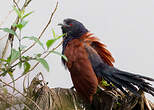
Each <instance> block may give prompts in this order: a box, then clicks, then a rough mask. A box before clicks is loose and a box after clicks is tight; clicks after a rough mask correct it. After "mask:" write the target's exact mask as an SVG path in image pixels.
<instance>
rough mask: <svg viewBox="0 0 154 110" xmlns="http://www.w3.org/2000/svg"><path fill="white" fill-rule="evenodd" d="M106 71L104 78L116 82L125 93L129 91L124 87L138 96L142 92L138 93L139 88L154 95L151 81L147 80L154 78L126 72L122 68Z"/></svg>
mask: <svg viewBox="0 0 154 110" xmlns="http://www.w3.org/2000/svg"><path fill="white" fill-rule="evenodd" d="M106 72H107V73H106ZM106 72H105V71H103V77H104V79H105V80H106V81H108V82H111V83H112V84H114V85H115V86H116V87H117V88H119V89H120V90H121V91H122V92H124V93H125V94H127V95H128V93H127V92H126V90H125V89H124V88H127V89H128V90H130V91H131V92H132V93H134V94H135V95H136V96H140V94H138V92H137V91H138V89H141V90H143V91H145V92H147V93H150V94H151V95H153V96H154V88H153V87H152V85H151V84H150V83H149V82H147V81H154V79H152V78H149V77H145V76H141V75H137V74H133V73H129V72H125V71H121V70H117V69H115V68H114V69H112V71H106ZM146 80H147V81H146Z"/></svg>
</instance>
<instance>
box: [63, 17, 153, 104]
mask: <svg viewBox="0 0 154 110" xmlns="http://www.w3.org/2000/svg"><path fill="white" fill-rule="evenodd" d="M60 25H61V26H62V32H63V33H65V36H64V37H63V40H64V41H63V50H62V54H64V55H65V56H66V57H67V59H68V61H67V62H66V61H65V60H64V59H63V58H62V61H63V64H64V65H65V66H66V67H67V68H68V70H69V72H70V74H71V78H72V81H73V84H74V87H75V89H76V91H77V92H78V93H79V94H80V95H81V96H82V97H83V98H84V99H85V100H86V101H88V102H90V103H91V102H92V98H93V95H94V94H95V93H96V90H97V86H98V84H99V81H100V79H102V78H103V79H105V80H106V81H107V82H109V83H112V84H114V85H115V86H116V87H117V88H119V89H120V90H121V91H122V92H124V93H125V94H126V95H128V93H127V91H126V90H125V88H127V89H128V90H130V91H131V92H132V93H134V94H135V95H136V96H140V94H138V92H137V91H138V89H139V88H140V89H141V90H143V91H145V92H147V93H150V94H151V95H153V96H154V88H153V87H152V86H151V84H150V83H148V82H146V80H149V81H154V79H152V78H149V77H146V76H142V75H138V74H134V73H129V72H125V71H121V70H119V69H117V68H115V67H114V66H113V63H114V61H115V60H114V58H113V57H112V55H111V53H110V52H109V51H108V50H107V49H106V46H105V45H104V44H102V43H101V42H100V41H99V39H98V38H96V37H94V36H93V34H91V33H90V32H89V31H88V30H87V29H86V28H85V26H84V25H83V24H82V23H80V22H79V21H76V20H74V19H65V20H64V23H63V24H60Z"/></svg>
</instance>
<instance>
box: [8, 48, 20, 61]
mask: <svg viewBox="0 0 154 110" xmlns="http://www.w3.org/2000/svg"><path fill="white" fill-rule="evenodd" d="M19 56H20V52H19V51H16V50H15V49H12V50H11V57H10V62H12V61H14V60H16V59H18V58H19Z"/></svg>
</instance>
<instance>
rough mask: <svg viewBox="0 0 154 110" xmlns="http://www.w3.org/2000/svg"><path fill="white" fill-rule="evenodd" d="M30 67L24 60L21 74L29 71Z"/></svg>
mask: <svg viewBox="0 0 154 110" xmlns="http://www.w3.org/2000/svg"><path fill="white" fill-rule="evenodd" d="M30 67H31V66H30V64H29V63H28V62H24V73H23V74H25V73H27V72H28V71H29V69H30Z"/></svg>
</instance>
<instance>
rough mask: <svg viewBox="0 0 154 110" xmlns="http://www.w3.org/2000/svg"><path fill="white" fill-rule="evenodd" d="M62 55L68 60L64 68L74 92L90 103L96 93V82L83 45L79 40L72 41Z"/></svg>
mask: <svg viewBox="0 0 154 110" xmlns="http://www.w3.org/2000/svg"><path fill="white" fill-rule="evenodd" d="M64 54H65V56H66V57H67V58H68V62H66V66H67V67H68V70H69V71H70V73H71V78H72V81H73V84H74V87H75V89H76V91H77V92H78V93H79V94H80V95H81V96H82V97H84V98H85V99H86V100H87V101H90V102H91V101H92V96H93V95H94V94H95V93H96V90H97V86H98V81H97V77H96V74H95V73H94V71H93V68H92V65H91V63H90V61H89V59H88V54H87V52H86V50H85V48H84V44H83V43H82V42H81V41H80V40H79V39H74V40H72V41H70V42H69V43H68V44H67V46H66V48H65V51H64Z"/></svg>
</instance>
